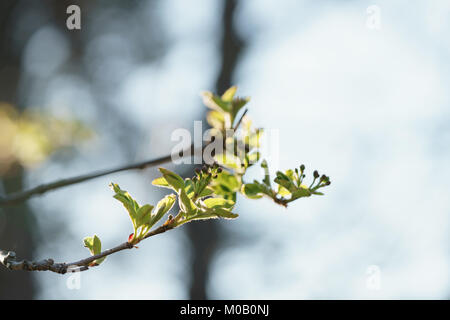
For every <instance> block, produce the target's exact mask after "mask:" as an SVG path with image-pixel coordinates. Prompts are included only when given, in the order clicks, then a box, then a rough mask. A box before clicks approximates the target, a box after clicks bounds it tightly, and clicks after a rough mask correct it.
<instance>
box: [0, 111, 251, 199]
mask: <svg viewBox="0 0 450 320" xmlns="http://www.w3.org/2000/svg"><path fill="white" fill-rule="evenodd" d="M247 111H248V109H246V110H245V111H244V113H243V114H242V115H241V117H240V118H239V121H238V122H237V123H236V125H235V126H234V128H233V130H234V131H236V130H237V129H238V127H239V125H240V124H241V122H242V119H243V118H244V116H245V114H246V113H247ZM205 147H206V145H205V146H203V147H202V150H204V148H205ZM186 153H188V154H189V155H192V154H195V150H194V144H191V146H190V147H189V148H186V149H184V150H182V151H180V152H178V153H173V154H170V155H167V156H164V157H160V158H156V159H152V160H148V161H143V162H138V163H134V164H128V165H125V166H121V167H117V168H114V169H108V170H99V171H95V172H93V173H88V174H84V175H80V176H76V177H73V178H67V179H61V180H57V181H54V182H50V183H46V184H41V185H39V186H37V187H34V188H31V189H29V190H25V191H20V192H15V193H11V194H9V195H6V196H4V197H1V196H0V207H2V206H7V205H13V204H17V203H20V202H23V201H25V200H28V199H29V198H31V197H34V196H36V195H42V194H44V193H46V192H48V191H51V190H56V189H59V188H63V187H67V186H70V185H73V184H77V183H80V182H84V181H88V180H92V179H95V178H99V177H103V176H106V175H109V174H113V173H117V172H121V171H127V170H142V169H145V168H148V167H151V166H156V165H158V164H162V163H166V162H169V161H171V160H172V156H174V155H176V154H178V155H180V156H182V157H185V154H186Z"/></svg>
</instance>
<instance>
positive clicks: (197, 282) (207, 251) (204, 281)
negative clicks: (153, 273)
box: [186, 0, 243, 300]
mask: <svg viewBox="0 0 450 320" xmlns="http://www.w3.org/2000/svg"><path fill="white" fill-rule="evenodd" d="M236 5H237V1H236V0H224V6H223V13H222V30H221V35H220V36H221V44H220V46H221V47H220V54H221V56H220V62H221V63H220V65H221V67H220V70H219V74H218V77H217V81H216V85H215V92H216V93H219V94H221V93H223V92H224V91H225V90H226V89H228V88H229V87H230V86H231V85H232V78H233V74H234V71H235V69H236V65H237V62H238V59H239V56H240V54H241V52H242V49H243V42H242V40H241V39H240V38H239V36H238V34H237V33H236V30H235V28H234V24H233V17H234V13H235V9H236ZM186 229H187V233H188V236H189V239H190V241H191V248H192V252H191V266H190V268H191V270H192V271H191V272H192V277H191V283H190V289H189V295H190V299H202V300H203V299H208V298H209V296H208V292H207V286H208V280H209V273H210V269H211V264H212V261H213V259H214V255H215V253H216V252H217V250H218V249H219V248H220V247H219V240H220V238H221V237H222V236H223V233H224V230H223V228H221V224H220V221H213V220H212V221H208V222H202V223H195V222H194V223H189V224H188V225H187V228H186Z"/></svg>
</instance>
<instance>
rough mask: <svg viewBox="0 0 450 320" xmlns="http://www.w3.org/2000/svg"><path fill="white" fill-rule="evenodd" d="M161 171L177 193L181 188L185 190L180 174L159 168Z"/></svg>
mask: <svg viewBox="0 0 450 320" xmlns="http://www.w3.org/2000/svg"><path fill="white" fill-rule="evenodd" d="M159 171H160V172H161V173H162V175H163V177H164V179H166V181H167V183H168V184H169V185H170V186H171V187H172V188H173V189H174V190H175V191H176V190H178V189H180V188H181V189H184V180H183V179H182V178H181V177H180V176H179V175H178V174H176V173H175V172H172V171H170V170H167V169H164V168H159Z"/></svg>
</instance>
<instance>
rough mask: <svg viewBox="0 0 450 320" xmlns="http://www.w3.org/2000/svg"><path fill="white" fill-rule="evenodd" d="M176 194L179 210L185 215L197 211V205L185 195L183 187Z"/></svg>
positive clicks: (190, 214)
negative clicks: (177, 195)
mask: <svg viewBox="0 0 450 320" xmlns="http://www.w3.org/2000/svg"><path fill="white" fill-rule="evenodd" d="M178 194H179V205H180V209H181V211H182V212H184V213H185V214H186V216H187V217H189V216H192V215H194V214H195V213H196V212H197V207H196V206H195V204H194V202H192V200H191V199H190V198H189V197H188V196H187V194H186V191H185V190H184V189H179V190H178Z"/></svg>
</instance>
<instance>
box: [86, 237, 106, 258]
mask: <svg viewBox="0 0 450 320" xmlns="http://www.w3.org/2000/svg"><path fill="white" fill-rule="evenodd" d="M83 242H84V246H85V247H86V248H88V249H89V251H90V252H91V255H93V256H95V255H97V254H100V253H101V252H102V242H101V241H100V238H99V237H97V235H94V236H93V237H86V238H84V239H83ZM105 259H106V257H103V258H100V259H97V260H95V261H94V262H93V263H92V264H94V265H99V264H100V263H102V262H103V261H104V260H105Z"/></svg>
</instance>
